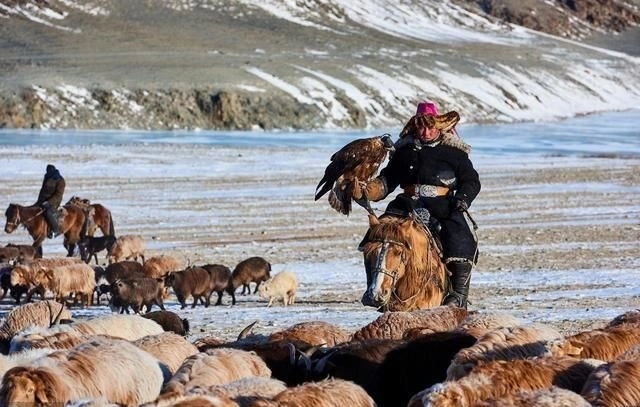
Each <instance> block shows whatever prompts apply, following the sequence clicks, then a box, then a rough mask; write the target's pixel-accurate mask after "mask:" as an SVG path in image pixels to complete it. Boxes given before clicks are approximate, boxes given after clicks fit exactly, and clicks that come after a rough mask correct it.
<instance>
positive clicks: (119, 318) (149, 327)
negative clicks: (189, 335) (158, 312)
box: [9, 314, 164, 353]
mask: <svg viewBox="0 0 640 407" xmlns="http://www.w3.org/2000/svg"><path fill="white" fill-rule="evenodd" d="M60 332H66V333H67V334H69V336H78V337H87V336H92V335H108V336H113V337H116V338H122V339H126V340H129V341H135V340H136V339H139V338H142V337H143V336H147V335H157V334H160V333H162V332H164V330H163V329H162V327H161V326H160V325H158V324H157V323H156V322H155V321H152V320H150V319H147V318H143V317H141V316H138V315H119V314H116V315H107V316H101V317H95V318H89V319H87V320H84V321H79V322H73V323H71V324H64V325H55V326H53V327H51V328H48V329H42V328H33V329H27V330H25V331H23V332H20V333H19V334H18V335H16V336H14V337H13V339H12V340H11V343H10V348H9V351H10V352H11V353H13V352H19V351H21V350H24V349H31V346H32V343H31V342H32V340H33V341H37V342H41V341H42V340H43V337H45V336H51V335H58V334H59V333H60Z"/></svg>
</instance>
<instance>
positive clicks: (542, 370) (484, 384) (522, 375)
mask: <svg viewBox="0 0 640 407" xmlns="http://www.w3.org/2000/svg"><path fill="white" fill-rule="evenodd" d="M594 370H595V366H594V365H593V364H592V363H588V362H587V361H584V360H581V359H576V358H571V357H555V356H554V357H542V358H533V359H515V360H492V361H488V362H480V363H479V364H477V365H476V366H475V367H474V368H473V370H472V371H471V373H469V374H468V375H467V376H465V377H463V378H461V379H458V380H455V381H446V382H443V383H439V384H436V385H433V386H431V387H430V388H428V389H426V390H424V391H421V392H419V393H417V394H416V395H414V396H413V397H412V398H411V400H410V401H409V405H408V407H417V406H424V405H429V406H438V407H470V406H475V405H476V403H479V402H482V401H487V400H489V399H492V398H503V397H505V396H508V395H510V394H514V393H517V392H520V391H522V390H537V389H544V388H549V387H551V386H552V385H555V386H558V387H562V388H563V389H567V390H571V391H573V392H576V393H578V392H580V390H581V389H582V386H583V385H584V383H585V382H586V380H587V377H589V375H590V374H591V372H593V371H594Z"/></svg>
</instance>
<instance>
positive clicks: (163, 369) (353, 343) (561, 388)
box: [0, 300, 640, 407]
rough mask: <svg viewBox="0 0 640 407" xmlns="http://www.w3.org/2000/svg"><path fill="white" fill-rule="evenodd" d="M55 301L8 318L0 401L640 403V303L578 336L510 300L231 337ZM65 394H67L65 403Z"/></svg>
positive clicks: (437, 406)
mask: <svg viewBox="0 0 640 407" xmlns="http://www.w3.org/2000/svg"><path fill="white" fill-rule="evenodd" d="M70 317H71V315H70V313H69V311H68V309H66V307H65V306H64V305H63V304H61V303H59V302H57V301H52V300H43V301H36V302H32V303H27V304H24V305H20V306H17V307H15V308H14V309H13V310H12V311H11V312H10V313H9V314H8V315H7V316H6V318H5V319H4V322H3V323H2V325H1V326H0V347H1V348H2V350H3V354H2V355H0V375H1V376H2V380H1V382H0V405H2V406H11V405H16V406H17V405H20V406H23V405H68V406H94V407H97V406H116V405H120V406H139V405H144V406H149V407H151V406H158V407H159V406H183V407H186V406H203V407H204V406H210V407H285V406H304V407H338V406H341V407H342V406H349V407H365V406H366V407H369V406H379V407H391V406H402V407H405V406H408V407H417V406H432V407H449V406H451V407H453V406H461V407H471V406H476V407H488V406H502V407H506V406H537V407H545V406H548V407H551V406H553V407H557V406H574V407H580V406H607V407H623V406H638V405H640V311H638V310H636V311H630V312H627V313H625V314H623V315H620V316H619V317H617V318H615V319H613V320H611V321H610V322H609V323H608V324H606V326H603V327H602V328H598V329H592V330H588V331H584V332H580V333H577V334H573V335H566V336H565V335H561V334H560V333H559V332H557V331H556V330H555V329H553V328H551V327H548V326H544V325H538V324H525V323H522V322H521V321H519V320H518V319H517V318H515V317H513V316H512V315H510V314H506V313H497V312H495V313H491V312H469V311H467V310H464V309H461V308H456V307H450V306H441V307H436V308H432V309H427V310H420V311H413V312H388V313H384V314H381V315H380V317H378V318H377V319H376V320H374V321H372V322H370V323H369V324H367V325H365V326H363V327H361V328H360V329H358V330H357V331H355V332H346V331H345V330H344V329H342V328H340V327H338V326H335V325H332V324H329V323H327V322H323V321H309V322H303V323H299V324H295V325H293V326H290V327H288V328H286V329H284V330H281V331H277V332H274V333H271V334H270V335H260V334H253V333H251V327H247V328H246V329H245V330H243V332H241V333H240V335H239V336H238V339H237V340H234V341H227V342H225V341H223V340H220V339H218V338H215V337H203V338H199V339H197V340H195V341H193V342H191V341H189V340H187V339H186V338H185V336H184V334H185V330H184V321H182V320H180V319H179V317H178V316H177V315H176V314H175V313H172V312H170V311H155V312H152V313H148V314H145V315H144V316H139V315H122V314H111V315H109V316H103V317H95V318H90V319H86V320H83V321H71V320H69V319H70ZM65 403H66V404H65Z"/></svg>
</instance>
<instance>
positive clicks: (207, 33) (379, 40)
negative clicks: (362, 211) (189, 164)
mask: <svg viewBox="0 0 640 407" xmlns="http://www.w3.org/2000/svg"><path fill="white" fill-rule="evenodd" d="M311 4H312V3H304V2H303V3H298V2H287V1H277V0H235V1H234V0H193V1H189V2H184V1H177V0H176V1H170V0H166V1H161V0H155V1H154V0H150V1H144V2H142V1H129V0H91V1H70V0H66V1H64V2H63V1H53V0H52V1H41V0H0V22H1V24H0V32H1V33H2V35H1V36H0V46H1V47H2V50H3V52H2V54H1V55H0V127H12V128H25V127H26V128H134V129H174V128H185V129H189V128H211V129H260V128H262V129H275V128H283V129H317V128H379V127H384V126H391V125H394V126H400V125H401V123H402V122H403V121H404V120H406V118H407V117H408V116H409V115H410V114H411V112H412V110H413V108H414V106H415V103H416V102H417V101H419V100H421V99H424V98H430V99H433V100H435V101H436V102H437V103H438V104H439V105H440V106H441V107H442V108H443V109H449V110H454V109H455V110H457V111H459V112H460V113H461V116H462V118H463V123H464V122H496V121H498V122H512V121H529V120H549V119H558V118H563V117H571V116H574V115H579V114H588V113H592V112H598V111H609V110H624V109H627V108H629V107H632V106H637V105H639V104H640V88H639V87H638V86H637V85H636V84H637V83H639V79H640V63H639V62H640V58H638V57H637V54H636V55H629V54H625V53H624V52H623V51H624V50H625V49H628V48H629V47H624V46H622V44H620V42H619V41H618V42H616V43H614V45H615V46H611V42H608V41H606V38H607V36H609V35H612V34H609V33H618V32H622V31H624V30H629V29H630V28H631V30H637V28H633V27H637V25H638V23H639V22H640V11H639V10H640V0H627V1H622V0H619V1H616V0H608V1H595V0H585V1H582V2H573V1H569V0H563V1H556V2H543V1H536V0H522V1H520V0H503V1H500V2H497V1H493V2H492V1H486V2H480V3H478V2H476V1H472V0H467V1H464V0H453V1H444V2H443V1H439V0H423V1H418V0H416V1H412V2H401V3H399V2H397V1H391V0H368V1H361V2H353V1H348V0H317V1H316V2H314V3H313V6H311ZM478 4H482V7H480V6H478ZM536 30H537V31H536ZM593 35H597V36H598V37H600V39H601V41H594V42H593V43H590V44H587V43H586V42H584V41H585V38H591V37H592V36H593ZM602 38H604V40H602ZM616 38H625V37H624V36H619V37H616ZM609 47H610V48H611V49H608V48H609Z"/></svg>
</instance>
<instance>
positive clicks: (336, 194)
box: [328, 185, 351, 215]
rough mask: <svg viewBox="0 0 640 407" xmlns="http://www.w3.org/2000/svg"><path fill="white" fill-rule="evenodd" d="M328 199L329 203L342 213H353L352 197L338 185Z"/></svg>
mask: <svg viewBox="0 0 640 407" xmlns="http://www.w3.org/2000/svg"><path fill="white" fill-rule="evenodd" d="M328 200H329V205H330V206H331V207H332V208H333V209H335V210H336V211H338V212H340V213H341V214H343V215H349V214H350V213H351V198H350V197H349V196H348V194H347V193H346V191H345V190H342V189H340V187H339V186H338V185H336V186H335V187H334V188H333V189H332V190H331V191H330V192H329V197H328Z"/></svg>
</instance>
